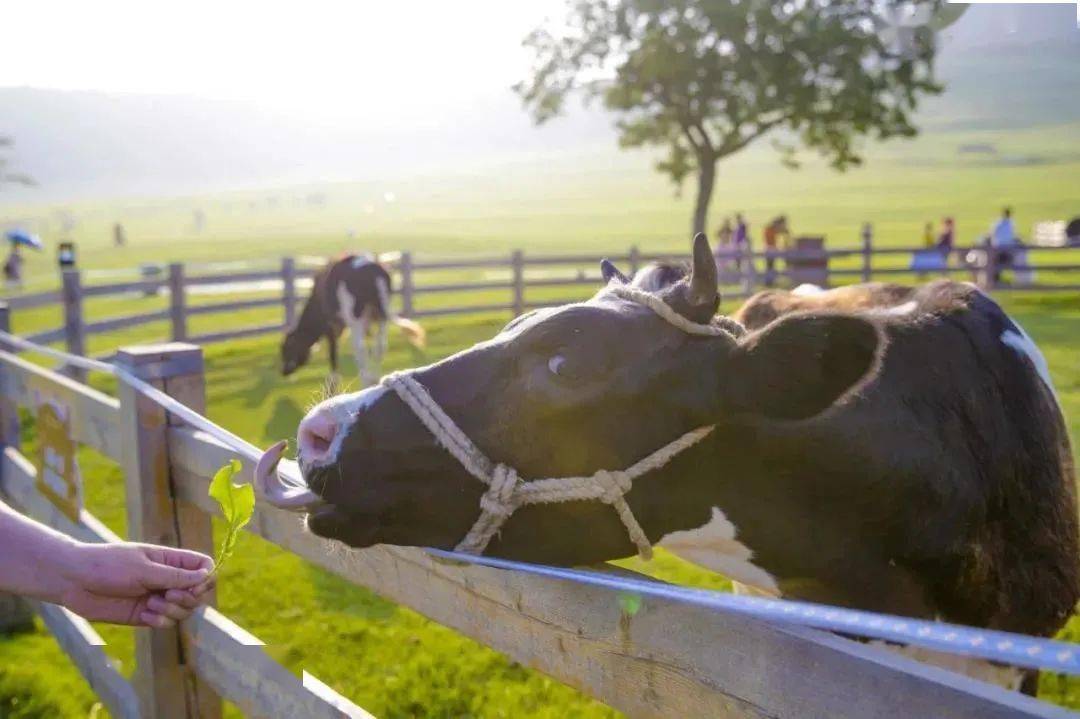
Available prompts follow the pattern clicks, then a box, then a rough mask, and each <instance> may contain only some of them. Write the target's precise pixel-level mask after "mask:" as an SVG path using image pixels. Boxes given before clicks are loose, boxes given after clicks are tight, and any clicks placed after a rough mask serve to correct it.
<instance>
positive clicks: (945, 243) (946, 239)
mask: <svg viewBox="0 0 1080 719" xmlns="http://www.w3.org/2000/svg"><path fill="white" fill-rule="evenodd" d="M934 247H935V248H937V251H938V252H940V253H941V256H942V257H943V258H945V260H946V261H948V259H949V255H951V254H952V251H953V249H954V248H955V247H956V223H955V222H953V218H951V217H946V218H945V219H943V220H942V221H941V234H939V235H938V237H937V241H936V242H935V243H934Z"/></svg>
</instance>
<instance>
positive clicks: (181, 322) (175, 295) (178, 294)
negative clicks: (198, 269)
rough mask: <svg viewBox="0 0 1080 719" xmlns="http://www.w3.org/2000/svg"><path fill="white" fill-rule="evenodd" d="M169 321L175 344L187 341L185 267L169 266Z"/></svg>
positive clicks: (178, 265) (176, 263) (174, 264)
mask: <svg viewBox="0 0 1080 719" xmlns="http://www.w3.org/2000/svg"><path fill="white" fill-rule="evenodd" d="M169 319H170V320H171V322H172V339H173V342H183V341H184V340H186V339H187V336H188V334H187V297H186V296H185V290H184V266H183V265H182V264H180V263H179V262H173V263H172V264H170V265H169Z"/></svg>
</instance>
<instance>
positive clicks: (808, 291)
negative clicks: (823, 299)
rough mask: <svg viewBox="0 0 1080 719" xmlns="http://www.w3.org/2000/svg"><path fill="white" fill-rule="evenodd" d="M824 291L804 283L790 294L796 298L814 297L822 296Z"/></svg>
mask: <svg viewBox="0 0 1080 719" xmlns="http://www.w3.org/2000/svg"><path fill="white" fill-rule="evenodd" d="M824 292H825V290H824V289H823V288H821V287H818V286H817V285H813V284H810V283H809V282H804V283H802V284H801V285H799V286H798V287H796V288H795V289H793V290H792V291H791V294H793V295H795V296H796V297H813V296H814V295H820V294H824Z"/></svg>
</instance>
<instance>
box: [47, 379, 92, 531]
mask: <svg viewBox="0 0 1080 719" xmlns="http://www.w3.org/2000/svg"><path fill="white" fill-rule="evenodd" d="M37 437H38V452H37V460H38V461H37V481H36V483H35V486H36V487H37V489H38V491H39V492H41V493H42V494H43V495H44V496H45V497H46V498H47V499H48V500H49V501H50V502H52V503H53V504H54V505H55V506H56V508H57V509H59V510H60V511H61V512H63V513H64V515H65V516H67V518H68V519H70V520H72V521H78V520H79V512H80V511H81V510H82V504H83V490H82V476H81V475H80V473H79V464H78V461H77V458H76V450H77V449H78V444H77V443H76V442H75V440H74V439H72V437H71V413H70V411H69V410H68V409H67V407H65V406H64V405H62V404H60V403H58V402H56V401H54V400H45V401H43V402H41V403H40V404H38V406H37Z"/></svg>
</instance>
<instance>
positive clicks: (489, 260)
mask: <svg viewBox="0 0 1080 719" xmlns="http://www.w3.org/2000/svg"><path fill="white" fill-rule="evenodd" d="M401 254H402V259H403V260H404V256H405V255H406V254H407V253H405V252H402V253H401ZM402 264H404V262H402ZM480 267H509V265H508V264H507V262H506V257H468V258H462V259H460V260H428V261H424V262H416V261H415V260H413V261H412V263H411V268H412V269H413V270H414V271H420V270H469V269H473V268H480ZM402 272H403V273H404V270H402Z"/></svg>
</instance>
